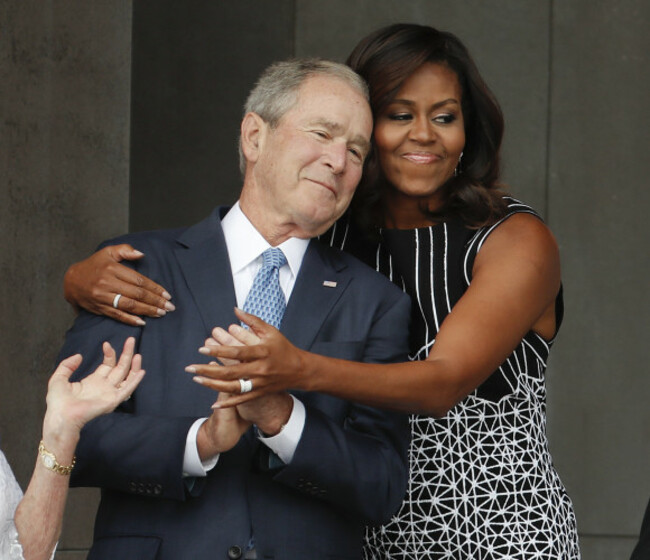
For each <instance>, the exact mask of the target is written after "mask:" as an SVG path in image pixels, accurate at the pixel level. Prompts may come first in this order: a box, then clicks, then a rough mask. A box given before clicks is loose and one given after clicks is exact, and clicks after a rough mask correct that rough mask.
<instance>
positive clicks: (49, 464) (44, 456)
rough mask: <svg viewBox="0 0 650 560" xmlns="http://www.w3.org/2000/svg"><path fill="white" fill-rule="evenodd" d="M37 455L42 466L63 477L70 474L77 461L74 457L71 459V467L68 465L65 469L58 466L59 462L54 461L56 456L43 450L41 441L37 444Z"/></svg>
mask: <svg viewBox="0 0 650 560" xmlns="http://www.w3.org/2000/svg"><path fill="white" fill-rule="evenodd" d="M38 455H39V457H40V458H41V461H43V465H45V468H46V469H50V470H51V471H54V472H55V473H57V474H62V475H63V476H68V475H69V474H70V473H71V472H72V469H73V468H74V464H75V462H76V460H77V458H76V457H72V465H69V466H67V467H65V466H63V465H59V462H58V461H57V460H56V455H54V453H52V452H50V451H48V450H47V449H45V444H44V443H43V440H41V443H39V444H38Z"/></svg>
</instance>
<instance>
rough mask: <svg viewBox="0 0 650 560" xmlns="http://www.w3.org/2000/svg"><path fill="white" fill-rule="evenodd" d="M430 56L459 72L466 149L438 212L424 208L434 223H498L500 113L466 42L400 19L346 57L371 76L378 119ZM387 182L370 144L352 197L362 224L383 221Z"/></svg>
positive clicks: (500, 201)
mask: <svg viewBox="0 0 650 560" xmlns="http://www.w3.org/2000/svg"><path fill="white" fill-rule="evenodd" d="M426 62H434V63H439V64H444V65H446V66H447V67H448V68H450V69H451V70H453V71H454V72H455V73H456V75H457V76H458V81H459V83H460V86H461V90H462V99H461V107H462V111H463V118H464V121H465V147H464V149H463V157H462V162H461V164H460V165H459V169H458V170H459V173H458V175H457V176H454V177H451V178H450V179H449V180H448V181H447V182H446V183H445V184H444V185H442V186H441V187H440V194H441V200H442V205H441V207H440V208H438V209H436V210H435V211H431V210H429V209H428V208H425V207H423V209H422V211H423V214H424V215H425V216H427V217H428V218H430V219H431V220H432V221H433V222H436V221H440V220H442V219H445V220H447V219H457V220H460V221H462V222H463V223H464V224H466V225H468V226H470V227H481V226H484V225H488V224H491V223H494V222H495V221H497V220H498V219H499V218H501V217H502V216H503V215H504V214H505V208H506V205H505V203H504V201H503V199H502V196H503V192H501V191H500V190H499V183H498V180H499V150H500V147H501V139H502V137H503V127H504V124H503V114H502V113H501V108H500V107H499V103H498V102H497V100H496V98H495V97H494V95H493V94H492V92H491V91H490V89H489V88H488V86H487V85H486V83H485V82H484V81H483V78H481V75H480V74H479V72H478V69H477V67H476V64H474V61H473V60H472V58H471V56H470V54H469V52H468V51H467V49H466V48H465V46H464V45H463V43H461V41H460V40H459V39H458V38H457V37H456V36H455V35H453V34H451V33H447V32H444V31H438V30H437V29H434V28H432V27H428V26H424V25H416V24H395V25H390V26H388V27H384V28H382V29H379V30H377V31H375V32H373V33H371V34H370V35H368V36H367V37H365V38H364V39H362V40H361V42H359V44H358V45H357V46H356V47H355V49H354V50H353V51H352V53H351V54H350V56H349V57H348V60H347V64H348V65H349V66H350V67H351V68H352V69H353V70H355V71H356V72H357V73H358V74H360V75H361V76H362V77H363V78H364V79H365V80H366V81H367V82H368V85H369V87H370V105H371V108H372V112H373V117H374V118H375V119H376V118H377V116H378V115H380V114H381V113H382V112H383V111H384V110H385V109H386V107H387V106H388V105H389V104H390V102H391V101H392V100H393V99H394V97H395V95H396V94H397V92H398V90H399V89H400V87H401V86H402V84H403V83H404V81H405V80H406V79H407V78H408V77H409V76H410V75H411V74H413V72H415V71H416V70H417V69H418V68H419V67H420V66H422V64H424V63H426ZM385 184H386V178H385V177H384V175H383V173H382V171H381V169H380V166H379V161H378V157H377V153H376V150H373V153H371V154H370V156H369V157H368V159H367V161H366V165H365V169H364V174H363V178H362V180H361V183H360V184H359V187H358V189H357V192H356V194H355V197H354V200H353V203H352V208H353V215H354V217H355V220H356V221H357V222H358V223H359V225H361V226H362V227H364V229H368V228H371V229H372V228H373V227H376V226H381V225H383V217H384V212H383V210H382V190H383V185H385Z"/></svg>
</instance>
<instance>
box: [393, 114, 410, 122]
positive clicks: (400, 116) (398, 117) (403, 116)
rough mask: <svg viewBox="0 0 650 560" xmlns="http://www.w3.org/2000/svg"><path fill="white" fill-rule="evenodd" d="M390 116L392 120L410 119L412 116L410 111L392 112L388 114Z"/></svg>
mask: <svg viewBox="0 0 650 560" xmlns="http://www.w3.org/2000/svg"><path fill="white" fill-rule="evenodd" d="M388 118H389V119H390V120H391V121H409V120H411V118H412V117H411V115H410V113H392V114H390V115H388Z"/></svg>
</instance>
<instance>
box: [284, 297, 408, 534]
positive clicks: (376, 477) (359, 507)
mask: <svg viewBox="0 0 650 560" xmlns="http://www.w3.org/2000/svg"><path fill="white" fill-rule="evenodd" d="M410 311H411V307H410V302H409V299H408V297H407V296H405V295H404V294H401V293H398V294H397V297H393V298H392V299H391V300H390V301H389V303H387V304H385V305H384V309H382V310H381V313H378V314H377V317H376V318H375V320H374V321H373V324H372V328H371V331H370V332H369V333H368V337H367V338H366V344H365V348H364V351H363V359H362V360H361V361H366V362H398V361H406V359H407V348H408V325H409V318H410ZM299 398H300V399H301V400H302V401H303V402H304V403H305V407H306V413H307V414H306V421H305V427H304V430H303V434H302V437H301V439H300V442H299V444H298V447H297V448H296V452H295V454H294V457H293V460H292V461H291V464H289V465H287V466H286V467H284V468H282V469H281V470H280V471H279V472H278V473H277V474H276V475H275V480H276V481H279V482H281V483H283V484H287V485H289V486H292V487H294V488H296V489H297V490H299V491H300V492H303V493H306V494H308V495H311V496H313V497H315V498H319V499H323V500H325V501H328V502H331V503H333V504H335V505H337V506H340V507H342V508H344V509H345V510H348V511H352V512H354V513H356V514H357V515H359V516H361V517H362V518H363V519H364V520H366V521H367V522H370V523H384V522H386V521H388V520H389V519H390V517H391V515H393V514H394V512H395V511H396V510H397V508H398V507H399V505H400V504H401V502H402V500H403V498H404V493H405V491H406V484H407V480H408V458H407V452H408V444H409V441H410V428H409V424H408V416H407V415H405V414H400V413H394V412H390V411H384V410H379V409H375V408H372V407H369V406H363V405H359V404H355V403H346V402H345V401H339V400H338V399H334V397H329V396H326V395H321V394H317V393H312V394H305V393H303V394H301V395H299ZM335 401H338V402H340V403H343V406H345V407H346V408H345V412H344V413H343V414H342V415H341V417H333V415H331V414H329V413H325V412H323V411H324V410H331V409H332V406H333V405H332V403H333V402H335ZM334 406H335V405H334ZM335 416H336V415H335Z"/></svg>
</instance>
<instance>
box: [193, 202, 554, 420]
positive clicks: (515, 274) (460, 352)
mask: <svg viewBox="0 0 650 560" xmlns="http://www.w3.org/2000/svg"><path fill="white" fill-rule="evenodd" d="M559 287H560V264H559V254H558V248H557V244H556V242H555V239H554V238H553V236H552V234H551V233H550V231H549V230H548V228H547V227H546V226H545V225H544V224H543V223H542V222H541V221H540V220H538V219H537V218H535V217H533V216H530V215H527V214H518V215H515V216H512V217H510V218H509V219H507V220H506V221H505V222H504V223H503V224H501V225H500V226H499V227H497V228H496V229H495V231H494V232H493V233H492V234H491V235H490V236H489V237H488V238H487V240H486V241H485V243H484V246H483V248H482V249H481V251H480V252H479V254H478V255H477V258H476V260H475V264H474V269H473V278H472V282H471V284H470V286H469V288H468V290H467V291H466V293H465V294H464V295H463V296H462V297H461V299H460V300H459V301H458V303H457V304H456V305H455V306H454V308H453V310H452V312H451V313H450V314H449V315H448V316H447V318H446V319H445V321H444V322H443V324H442V325H441V328H440V331H439V333H438V335H437V337H436V342H435V344H434V345H433V347H432V349H431V352H430V354H429V356H428V358H427V360H424V361H420V362H408V363H401V364H361V363H357V362H349V361H345V360H338V359H334V358H326V357H323V356H318V355H315V354H311V353H309V352H305V351H303V350H300V349H298V348H296V347H294V346H293V345H292V344H291V343H289V341H287V340H286V338H284V337H283V336H282V335H281V334H280V333H279V332H278V331H277V330H276V329H273V328H272V327H269V326H268V325H266V324H264V323H263V322H261V321H260V320H259V319H257V318H254V317H251V316H250V315H246V314H243V312H241V311H238V314H239V316H240V318H242V320H244V321H245V322H247V323H249V324H250V325H251V330H252V331H253V332H252V333H248V332H247V331H244V329H242V328H241V327H238V326H236V325H235V326H231V327H230V329H229V332H228V333H226V332H225V331H223V330H222V329H215V331H214V333H213V337H214V341H212V342H211V343H209V344H206V346H205V349H203V350H202V352H203V353H205V354H208V355H211V356H214V357H215V358H220V357H223V358H228V359H234V360H239V362H241V363H239V364H235V365H228V366H219V365H199V364H195V365H192V366H190V368H188V371H190V373H195V374H196V381H197V382H199V383H202V384H204V385H206V386H210V387H212V388H214V389H216V390H223V391H227V392H230V393H238V392H239V381H238V379H240V378H248V379H250V380H252V382H253V391H252V392H251V393H247V394H245V395H235V396H233V397H231V398H230V399H228V400H226V401H225V402H222V403H220V404H221V406H232V405H235V404H238V403H241V402H245V401H246V400H249V399H250V398H255V397H256V396H259V395H260V394H264V393H268V392H273V391H280V390H285V389H289V388H293V389H300V390H307V391H320V392H324V393H328V394H331V395H335V396H338V397H341V398H345V399H349V400H354V401H361V402H365V403H368V404H372V405H375V406H380V407H386V408H393V409H397V410H402V411H409V412H421V413H427V414H431V415H434V416H441V415H444V414H445V413H446V412H447V411H448V410H449V409H450V408H451V407H453V406H454V405H455V404H456V403H457V402H458V401H460V400H461V399H463V398H464V397H465V396H466V395H468V394H469V393H470V392H471V391H472V390H474V389H475V388H476V387H478V386H479V385H480V384H481V383H482V382H483V381H484V380H485V379H486V378H487V377H488V376H489V375H490V374H491V373H492V372H493V371H494V370H495V369H496V368H497V367H498V366H499V365H500V364H501V363H503V362H504V361H505V359H506V358H507V357H508V356H509V355H510V354H511V353H512V351H513V350H514V349H515V348H516V346H517V344H519V342H520V341H521V339H522V338H523V337H524V335H525V334H526V333H527V332H528V331H530V330H535V331H536V332H538V334H540V335H541V336H542V337H544V338H547V339H549V338H552V336H553V335H554V333H555V314H554V308H555V298H556V296H557V294H558V291H559ZM307 312H308V311H307ZM238 339H240V341H239V342H238V341H237V340H238ZM258 339H259V340H258ZM206 342H207V341H206ZM242 343H243V344H244V345H243V346H237V345H236V344H242ZM224 344H225V345H226V346H224Z"/></svg>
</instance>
